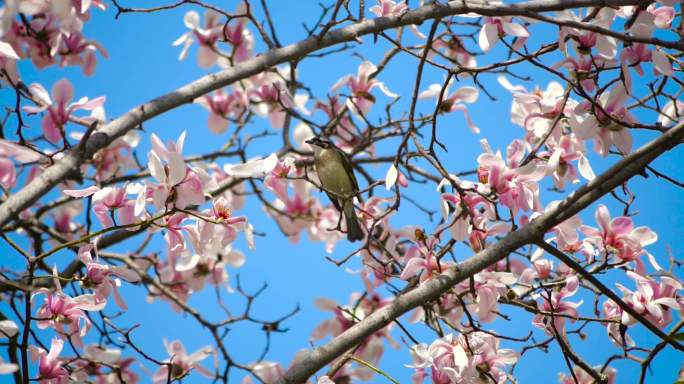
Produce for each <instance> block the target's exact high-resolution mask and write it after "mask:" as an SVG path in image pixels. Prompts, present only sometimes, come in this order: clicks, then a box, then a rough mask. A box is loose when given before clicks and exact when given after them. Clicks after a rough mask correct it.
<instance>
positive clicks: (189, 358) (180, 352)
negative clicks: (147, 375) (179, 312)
mask: <svg viewBox="0 0 684 384" xmlns="http://www.w3.org/2000/svg"><path fill="white" fill-rule="evenodd" d="M164 347H166V352H167V353H168V354H169V358H168V359H167V360H166V361H165V362H167V363H171V368H170V369H171V372H170V373H169V366H168V365H162V366H160V367H159V369H157V371H156V372H155V373H154V375H153V376H152V382H153V383H154V384H161V383H166V382H167V378H168V377H171V379H180V378H181V377H184V376H185V375H187V374H188V373H190V371H192V370H196V371H197V372H199V373H200V374H201V375H202V376H204V377H207V378H210V379H211V378H213V377H214V374H213V373H212V372H211V371H210V370H208V369H206V368H204V367H203V366H201V365H200V364H199V362H200V361H202V360H204V359H206V358H207V357H209V356H211V355H215V354H216V351H215V350H214V349H213V348H212V347H204V348H201V349H199V350H197V351H196V352H194V353H192V354H190V355H188V353H187V352H186V350H185V347H184V346H183V344H182V343H181V342H180V341H179V340H174V341H172V342H170V343H169V342H168V341H167V340H166V338H165V339H164Z"/></svg>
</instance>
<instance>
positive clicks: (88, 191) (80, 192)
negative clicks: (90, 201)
mask: <svg viewBox="0 0 684 384" xmlns="http://www.w3.org/2000/svg"><path fill="white" fill-rule="evenodd" d="M99 190H100V187H98V186H97V185H91V186H90V187H88V188H85V189H65V190H63V191H62V192H63V193H64V194H65V195H67V196H71V197H76V198H79V197H86V196H90V195H92V194H94V193H95V192H97V191H99Z"/></svg>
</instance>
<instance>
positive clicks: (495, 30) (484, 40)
mask: <svg viewBox="0 0 684 384" xmlns="http://www.w3.org/2000/svg"><path fill="white" fill-rule="evenodd" d="M483 21H484V23H483V24H482V29H480V35H479V37H478V43H479V45H480V48H481V49H482V50H483V51H484V52H487V51H489V50H490V49H492V48H493V47H494V46H495V45H496V43H497V42H498V41H499V39H501V38H503V37H504V36H506V35H509V36H513V37H515V38H516V41H515V43H514V44H513V48H514V49H520V48H522V47H523V46H524V45H525V42H527V38H528V37H529V36H530V32H529V31H528V30H527V28H525V27H524V26H522V25H520V24H517V23H514V22H513V18H512V17H510V16H504V17H485V18H484V19H483Z"/></svg>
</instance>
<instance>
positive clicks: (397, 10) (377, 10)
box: [368, 0, 425, 39]
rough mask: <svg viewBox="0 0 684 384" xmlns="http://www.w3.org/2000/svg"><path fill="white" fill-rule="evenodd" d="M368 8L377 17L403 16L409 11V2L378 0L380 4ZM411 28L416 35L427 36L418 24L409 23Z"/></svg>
mask: <svg viewBox="0 0 684 384" xmlns="http://www.w3.org/2000/svg"><path fill="white" fill-rule="evenodd" d="M368 10H369V11H370V12H371V13H373V14H375V16H377V17H388V16H401V15H403V14H404V13H406V11H408V4H406V1H402V2H400V3H397V2H396V1H392V0H378V4H377V5H374V6H372V7H370V8H369V9H368ZM409 30H410V31H411V33H413V34H414V35H416V37H418V38H421V39H424V38H425V35H423V34H422V33H420V31H419V30H418V27H417V26H416V25H414V24H411V25H409Z"/></svg>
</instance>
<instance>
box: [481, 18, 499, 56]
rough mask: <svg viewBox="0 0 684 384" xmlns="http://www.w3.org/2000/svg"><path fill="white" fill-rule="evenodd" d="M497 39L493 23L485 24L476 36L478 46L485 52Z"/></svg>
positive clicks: (497, 33) (496, 31) (497, 35)
mask: <svg viewBox="0 0 684 384" xmlns="http://www.w3.org/2000/svg"><path fill="white" fill-rule="evenodd" d="M497 41H499V31H498V29H497V27H496V25H494V24H485V25H484V26H483V27H482V29H481V30H480V36H479V37H478V43H479V44H480V48H481V49H482V50H483V51H485V52H487V51H489V50H490V49H491V48H492V47H493V46H494V44H496V42H497Z"/></svg>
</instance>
